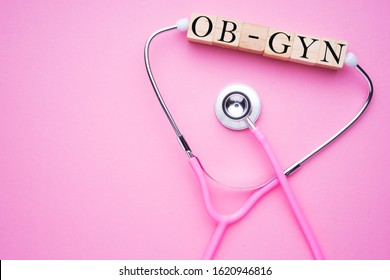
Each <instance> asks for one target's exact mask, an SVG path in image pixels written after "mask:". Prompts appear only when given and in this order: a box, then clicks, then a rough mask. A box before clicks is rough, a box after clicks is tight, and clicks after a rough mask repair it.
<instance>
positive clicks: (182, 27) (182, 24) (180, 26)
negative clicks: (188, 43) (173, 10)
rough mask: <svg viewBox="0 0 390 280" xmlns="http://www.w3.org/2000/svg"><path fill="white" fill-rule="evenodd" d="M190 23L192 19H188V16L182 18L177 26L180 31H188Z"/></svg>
mask: <svg viewBox="0 0 390 280" xmlns="http://www.w3.org/2000/svg"><path fill="white" fill-rule="evenodd" d="M189 24H190V21H189V20H188V18H182V19H179V20H178V21H177V22H176V27H177V29H178V30H180V31H187V29H188V26H189Z"/></svg>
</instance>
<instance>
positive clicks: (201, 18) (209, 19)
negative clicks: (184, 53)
mask: <svg viewBox="0 0 390 280" xmlns="http://www.w3.org/2000/svg"><path fill="white" fill-rule="evenodd" d="M216 20H217V17H214V16H208V15H204V14H198V13H193V14H192V15H191V20H190V26H189V27H188V32H187V38H188V40H190V41H193V42H197V43H202V44H206V45H212V43H213V36H214V29H215V22H216Z"/></svg>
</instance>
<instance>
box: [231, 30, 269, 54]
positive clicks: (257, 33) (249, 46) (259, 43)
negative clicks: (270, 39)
mask: <svg viewBox="0 0 390 280" xmlns="http://www.w3.org/2000/svg"><path fill="white" fill-rule="evenodd" d="M268 30H269V28H268V26H264V25H258V24H252V23H247V22H244V24H243V25H242V30H241V37H240V43H239V44H238V49H239V50H241V51H246V52H251V53H257V54H262V53H263V52H264V48H265V43H266V42H267V36H268Z"/></svg>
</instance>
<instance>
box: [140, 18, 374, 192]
mask: <svg viewBox="0 0 390 280" xmlns="http://www.w3.org/2000/svg"><path fill="white" fill-rule="evenodd" d="M176 28H177V25H172V26H169V27H165V28H162V29H159V30H157V31H156V32H154V33H153V34H152V35H150V36H149V38H148V40H147V41H146V44H145V48H144V61H145V66H146V71H147V73H148V77H149V80H150V82H151V84H152V86H153V89H154V92H155V94H156V96H157V99H158V101H159V102H160V104H161V106H162V108H163V110H164V112H165V114H166V116H167V118H168V120H169V122H170V123H171V126H172V128H173V130H174V131H175V133H176V136H177V139H178V141H179V144H180V145H181V147H182V149H183V150H184V151H185V152H186V153H187V156H188V157H189V158H192V157H193V154H192V151H191V149H190V147H189V145H188V144H187V142H186V140H185V139H184V136H183V134H182V133H181V132H180V129H179V127H178V126H177V124H176V123H175V120H174V119H173V117H172V115H171V113H170V112H169V109H168V106H167V105H166V104H165V102H164V99H163V97H162V95H161V93H160V91H159V89H158V86H157V83H156V80H155V79H154V76H153V72H152V69H151V67H150V59H149V48H150V43H151V42H152V40H153V38H155V37H156V36H157V35H159V34H161V33H163V32H166V31H170V30H174V29H176ZM355 68H356V70H357V71H358V72H359V73H360V74H361V75H362V76H363V77H364V78H365V80H366V81H367V84H368V95H367V99H366V101H365V102H364V104H363V106H362V107H361V108H360V110H359V111H358V112H357V114H356V115H355V116H354V117H353V118H352V119H351V120H350V121H349V122H348V123H347V124H346V125H345V126H344V127H343V128H341V129H340V130H339V131H337V132H336V133H335V134H334V135H333V136H332V137H330V138H329V139H328V140H326V141H325V142H324V143H322V144H321V145H319V146H318V147H317V148H315V149H314V150H312V151H311V152H310V153H308V154H307V155H306V156H304V157H303V158H302V159H300V160H298V161H297V162H295V163H294V164H292V165H291V166H289V167H288V168H287V169H285V170H284V174H285V175H286V176H289V175H291V174H292V173H293V172H295V171H296V170H297V169H298V168H300V167H301V166H302V165H303V164H304V163H306V162H307V161H308V160H309V159H311V158H312V157H313V156H315V155H316V154H318V153H319V152H320V151H322V150H323V149H324V148H326V147H327V146H328V145H329V144H331V143H332V142H333V141H335V140H336V139H337V138H339V137H340V136H341V135H342V134H344V133H345V132H346V131H347V130H348V129H349V128H350V127H351V126H352V125H353V124H354V123H355V122H356V121H357V120H358V119H359V118H360V117H361V116H362V115H363V113H364V112H365V110H366V109H367V107H368V105H369V104H370V102H371V99H372V96H373V94H374V86H373V84H372V81H371V79H370V77H369V76H368V74H367V73H366V72H365V71H364V70H363V68H362V67H361V66H360V65H356V66H355ZM261 185H263V184H261Z"/></svg>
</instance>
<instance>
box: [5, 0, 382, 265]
mask: <svg viewBox="0 0 390 280" xmlns="http://www.w3.org/2000/svg"><path fill="white" fill-rule="evenodd" d="M204 2H205V3H200V1H169V4H168V2H167V1H160V2H157V1H150V0H148V1H68V0H67V1H65V0H64V1H15V0H14V1H4V0H1V1H0V133H1V134H0V259H198V258H200V257H201V255H202V252H203V250H204V248H205V246H206V243H207V241H208V239H209V237H210V235H211V233H212V231H213V228H214V223H213V221H212V220H211V219H210V218H209V217H208V215H207V213H206V211H205V209H204V207H203V202H202V200H201V195H200V189H199V185H198V183H197V182H196V179H195V176H194V175H193V174H192V171H191V169H190V167H189V165H188V164H187V157H186V155H185V154H184V153H183V151H182V150H181V149H180V147H179V145H178V143H177V141H176V139H175V136H174V133H173V131H172V129H171V127H170V125H169V123H168V121H167V119H166V118H165V115H164V113H163V111H162V110H161V108H160V105H159V103H158V102H157V99H156V98H155V96H154V92H153V91H152V88H151V85H150V83H149V80H148V78H147V75H146V71H145V67H144V62H143V47H144V43H145V41H146V39H147V37H148V36H149V35H150V34H151V33H152V32H154V31H155V30H156V29H159V28H161V27H165V26H169V25H172V24H174V23H175V22H176V20H177V19H179V18H182V17H189V16H190V14H191V12H193V11H199V12H204V13H208V14H211V15H222V16H225V17H230V18H232V19H236V20H243V21H247V22H252V23H261V24H265V25H268V26H271V27H276V28H282V29H285V30H288V31H296V32H301V33H304V34H309V35H314V36H324V37H331V38H340V39H345V40H347V41H349V44H350V45H349V46H350V47H349V50H350V51H353V52H355V53H356V55H357V56H358V58H359V61H360V64H361V66H362V67H363V68H364V69H365V70H366V71H367V72H368V73H369V74H370V75H371V77H372V80H373V82H374V86H375V95H374V99H373V102H372V104H371V106H370V107H369V108H368V110H367V112H366V114H365V115H364V116H363V117H362V119H361V120H359V122H358V123H357V125H356V126H354V127H353V128H352V129H351V130H350V131H348V133H347V134H346V135H344V136H343V137H342V138H341V139H339V140H338V141H337V142H336V143H335V144H334V145H332V146H331V147H329V148H328V149H326V151H324V152H322V153H321V154H319V155H318V156H317V157H315V158H314V159H313V160H311V161H310V162H309V163H308V164H307V165H305V166H304V167H303V168H302V169H301V170H300V171H299V172H297V173H296V174H294V175H292V176H291V177H290V182H291V184H292V186H293V189H294V192H295V194H296V196H297V198H298V200H299V201H300V203H301V205H302V208H303V210H304V211H305V213H306V215H307V218H308V219H309V221H310V223H311V225H312V227H313V230H314V232H315V233H316V235H317V237H318V240H319V243H320V244H321V247H322V248H323V251H324V255H325V257H326V258H328V259H389V258H390V203H389V201H390V187H389V183H390V175H389V172H388V170H389V166H390V164H389V163H390V160H389V135H390V131H389V130H390V129H389V125H388V123H387V122H388V121H389V118H390V110H389V106H390V98H389V93H390V89H389V82H388V77H389V74H390V73H389V67H388V64H389V58H390V57H389V51H388V46H389V44H390V36H389V32H388V27H389V19H388V5H387V1H379V0H377V1H363V0H354V1H352V0H346V1H336V0H334V1H310V2H308V1H306V0H297V1H287V0H279V1H278V0H277V1H275V0H273V1H207V2H206V1H204ZM151 59H152V66H153V69H154V72H155V75H156V78H157V81H158V83H159V86H160V89H161V91H162V93H163V95H164V97H165V100H166V102H167V104H168V106H169V107H170V109H171V112H172V114H173V115H174V117H175V119H176V120H177V123H178V125H179V127H180V128H181V130H182V132H183V133H184V135H185V136H186V138H187V140H188V142H189V144H190V146H191V148H192V150H193V151H194V153H195V154H196V155H197V156H198V157H199V158H200V159H201V160H202V163H203V165H204V167H205V168H206V169H207V170H208V171H209V172H210V173H211V174H213V176H215V177H216V178H218V179H219V180H221V181H224V182H227V183H229V184H233V185H239V184H240V185H251V184H254V183H256V182H262V181H264V180H266V179H268V178H269V177H270V176H272V171H271V168H270V165H269V163H268V162H267V160H265V158H264V153H263V152H262V151H260V149H259V148H258V146H257V143H256V142H255V141H254V139H253V138H252V137H251V135H250V133H249V132H248V131H243V132H233V131H230V130H227V129H225V128H224V127H222V126H221V125H220V124H219V122H218V121H217V120H216V118H215V116H214V111H213V107H214V101H215V98H216V96H217V94H218V92H219V91H220V90H221V89H222V88H223V87H225V86H226V85H228V84H230V83H232V82H242V83H246V84H249V85H251V86H252V87H254V88H256V89H257V90H258V92H259V94H260V96H261V100H262V104H263V110H262V113H261V116H260V119H259V120H258V121H257V125H258V126H259V127H260V128H261V130H262V131H263V132H264V133H265V134H266V135H267V136H268V139H269V142H270V143H271V145H272V147H273V148H274V150H275V152H276V154H277V156H278V158H279V159H280V162H281V165H282V166H283V167H284V168H285V167H288V166H289V165H290V164H292V163H293V162H294V161H296V160H298V159H300V158H301V157H302V156H304V155H305V154H306V153H308V152H309V151H311V149H312V148H314V147H316V146H318V145H319V144H320V143H322V142H323V141H324V140H325V139H326V138H327V137H329V136H330V135H332V134H333V133H334V132H336V131H337V130H338V129H340V128H341V127H342V126H343V125H344V124H345V123H346V122H347V121H349V120H350V119H351V118H352V116H353V115H354V114H355V113H356V112H357V111H358V109H359V108H360V106H361V105H362V103H363V102H364V100H365V97H366V94H367V87H366V84H365V81H364V80H363V79H362V78H361V77H360V76H359V75H358V74H357V73H356V72H355V71H354V70H352V69H349V68H343V69H342V70H340V71H337V72H336V71H331V70H326V69H320V68H313V67H308V66H304V65H299V64H295V63H289V62H282V61H277V60H273V59H269V58H264V57H262V56H257V55H254V54H249V53H242V52H236V51H231V50H224V49H221V48H217V47H210V46H202V45H199V44H193V43H189V42H188V41H187V40H186V38H185V36H184V34H183V33H180V32H177V31H176V32H169V33H166V34H165V35H163V36H160V37H158V39H156V40H155V41H154V43H153V45H152V49H151ZM212 189H213V195H214V199H215V204H216V205H217V207H218V209H220V211H222V212H226V213H228V212H231V211H234V210H235V209H237V207H238V206H239V205H240V204H241V203H242V202H243V201H244V200H245V198H246V197H247V195H248V192H239V191H229V190H226V189H222V188H220V187H218V186H213V188H212ZM216 258H219V259H309V258H311V255H310V253H309V250H308V248H307V246H306V244H305V242H304V239H303V237H302V236H301V234H300V231H299V229H298V227H297V225H296V224H295V221H294V219H293V217H292V214H291V213H290V212H289V209H288V207H287V204H286V199H285V197H284V195H283V193H282V192H281V189H280V188H277V189H276V190H274V191H272V193H270V194H269V195H267V196H266V197H265V198H264V199H263V200H261V201H260V203H259V204H258V205H257V206H256V207H255V208H254V209H253V211H252V212H251V213H250V214H249V215H248V216H247V217H246V218H245V219H244V220H242V221H241V222H240V223H239V224H236V225H234V226H232V227H231V228H230V229H229V230H228V232H227V234H226V236H225V238H224V240H223V242H222V244H221V247H220V250H219V252H218V253H217V255H216Z"/></svg>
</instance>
